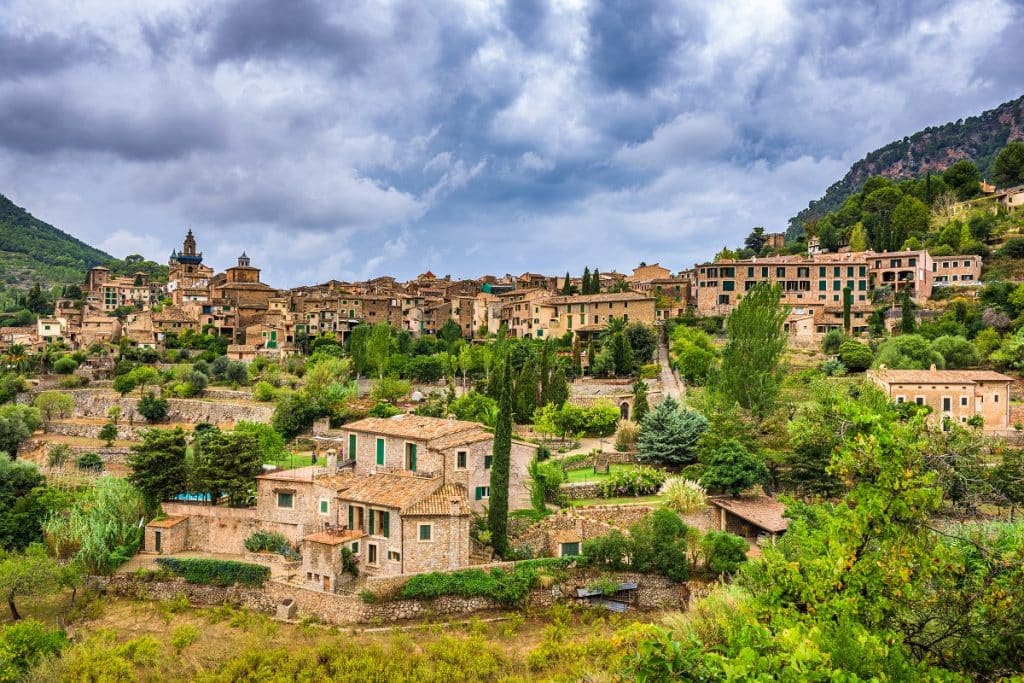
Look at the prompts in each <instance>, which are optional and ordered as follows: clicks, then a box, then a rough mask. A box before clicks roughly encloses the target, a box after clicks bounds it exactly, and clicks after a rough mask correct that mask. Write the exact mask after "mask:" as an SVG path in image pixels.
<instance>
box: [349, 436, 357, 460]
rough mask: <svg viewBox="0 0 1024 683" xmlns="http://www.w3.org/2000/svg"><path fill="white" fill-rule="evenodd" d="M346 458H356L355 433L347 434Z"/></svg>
mask: <svg viewBox="0 0 1024 683" xmlns="http://www.w3.org/2000/svg"><path fill="white" fill-rule="evenodd" d="M348 459H349V460H355V459H356V435H355V434H349V435H348Z"/></svg>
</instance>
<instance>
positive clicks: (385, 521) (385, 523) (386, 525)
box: [380, 510, 391, 538]
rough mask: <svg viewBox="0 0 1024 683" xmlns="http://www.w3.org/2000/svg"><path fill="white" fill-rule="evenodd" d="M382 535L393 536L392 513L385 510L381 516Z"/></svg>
mask: <svg viewBox="0 0 1024 683" xmlns="http://www.w3.org/2000/svg"><path fill="white" fill-rule="evenodd" d="M380 535H381V536H383V537H384V538H390V536H391V513H390V512H388V511H387V510H385V511H384V512H383V513H382V514H381V518H380Z"/></svg>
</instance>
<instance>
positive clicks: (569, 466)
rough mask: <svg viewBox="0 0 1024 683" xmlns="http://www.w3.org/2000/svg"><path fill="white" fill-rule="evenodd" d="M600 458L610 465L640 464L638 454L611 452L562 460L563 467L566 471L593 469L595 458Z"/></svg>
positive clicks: (588, 454)
mask: <svg viewBox="0 0 1024 683" xmlns="http://www.w3.org/2000/svg"><path fill="white" fill-rule="evenodd" d="M598 457H599V458H600V459H601V460H602V461H603V462H607V463H608V464H610V465H636V464H638V463H639V460H637V457H636V453H630V452H626V453H620V452H619V451H610V452H605V453H587V454H586V455H584V456H583V457H582V458H581V457H579V456H578V455H577V456H569V457H567V458H562V459H561V460H562V467H563V468H564V469H565V470H566V471H575V470H589V469H593V468H594V460H595V458H598ZM570 458H571V459H570ZM577 458H578V459H577ZM566 460H569V462H566Z"/></svg>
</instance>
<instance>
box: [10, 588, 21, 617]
mask: <svg viewBox="0 0 1024 683" xmlns="http://www.w3.org/2000/svg"><path fill="white" fill-rule="evenodd" d="M7 606H8V607H10V608H11V619H13V620H14V621H20V620H21V615H20V614H18V606H17V605H15V604H14V591H11V592H10V593H8V594H7Z"/></svg>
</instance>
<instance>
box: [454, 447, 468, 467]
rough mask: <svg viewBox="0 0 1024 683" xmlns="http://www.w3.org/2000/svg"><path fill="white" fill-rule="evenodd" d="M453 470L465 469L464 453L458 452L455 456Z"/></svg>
mask: <svg viewBox="0 0 1024 683" xmlns="http://www.w3.org/2000/svg"><path fill="white" fill-rule="evenodd" d="M455 469H457V470H464V469H466V451H459V452H458V453H456V454H455Z"/></svg>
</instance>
